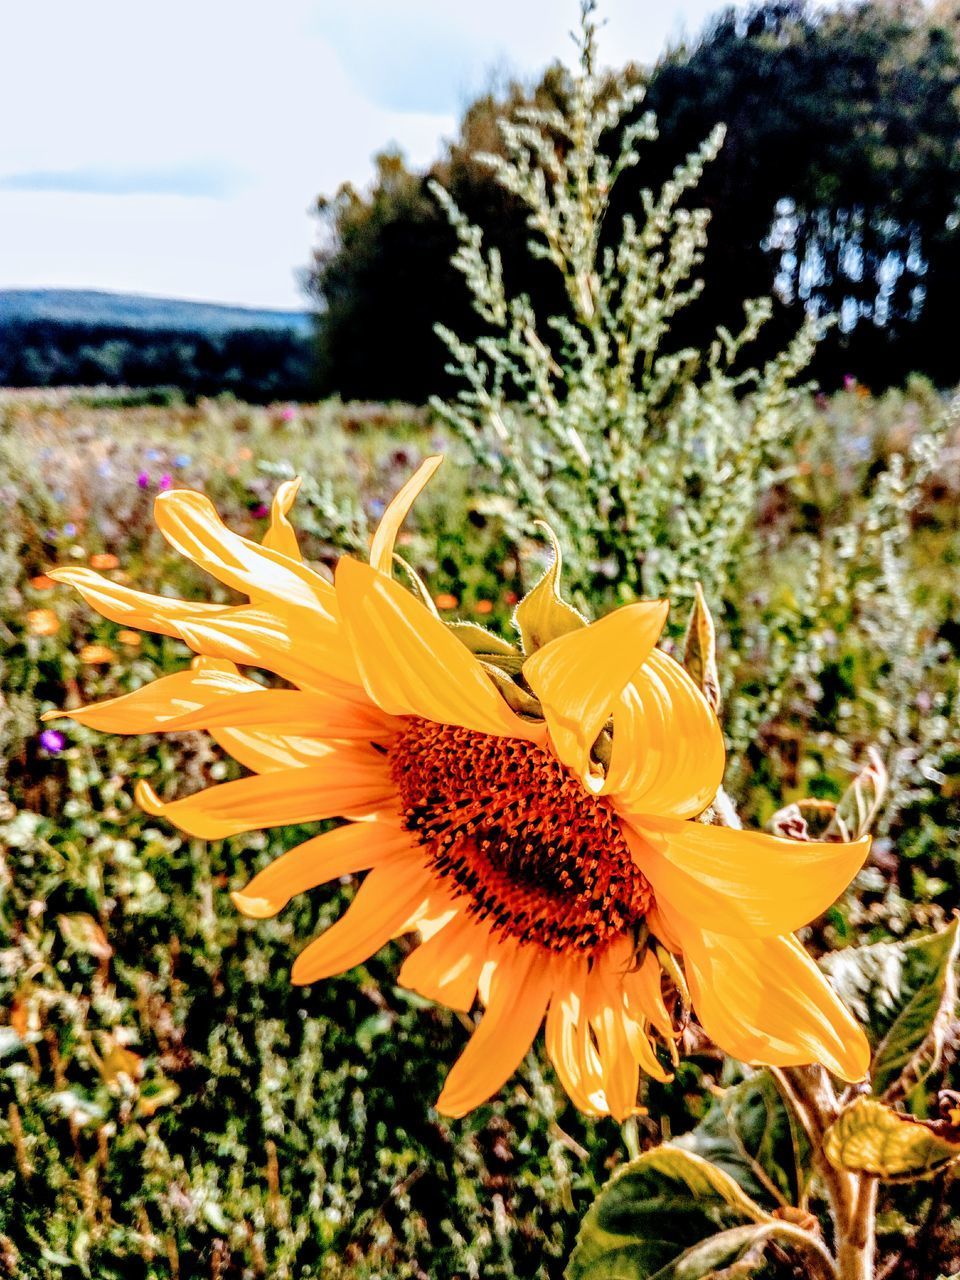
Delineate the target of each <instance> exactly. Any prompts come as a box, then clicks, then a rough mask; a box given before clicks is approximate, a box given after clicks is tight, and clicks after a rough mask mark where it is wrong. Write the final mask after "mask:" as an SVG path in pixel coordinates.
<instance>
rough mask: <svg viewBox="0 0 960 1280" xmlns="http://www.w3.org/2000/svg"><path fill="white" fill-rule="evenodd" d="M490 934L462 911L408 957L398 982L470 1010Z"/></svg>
mask: <svg viewBox="0 0 960 1280" xmlns="http://www.w3.org/2000/svg"><path fill="white" fill-rule="evenodd" d="M488 947H489V935H488V933H487V931H486V930H485V929H484V928H482V927H481V926H478V925H477V924H475V923H474V922H473V921H472V920H466V919H464V917H463V915H462V913H461V914H458V915H457V916H456V917H455V918H454V919H453V920H452V921H451V922H450V923H449V924H448V925H446V927H445V928H443V929H441V930H440V932H439V933H435V934H434V935H433V937H432V938H430V939H429V940H428V941H426V942H421V943H420V945H419V946H418V947H417V949H416V950H415V951H411V953H410V955H408V956H407V958H406V960H404V962H403V965H402V966H401V969H400V973H399V975H398V977H397V981H398V982H399V984H400V985H401V986H402V987H409V988H410V990H411V991H417V992H419V994H420V995H422V996H424V997H426V999H427V1000H436V1001H437V1003H438V1004H443V1005H446V1007H447V1008H448V1009H459V1010H461V1011H462V1012H463V1013H468V1012H469V1011H470V1008H471V1007H472V1005H473V1002H474V999H475V998H476V994H477V983H478V982H479V981H480V972H481V970H482V969H483V966H484V965H485V964H486V962H487V952H488Z"/></svg>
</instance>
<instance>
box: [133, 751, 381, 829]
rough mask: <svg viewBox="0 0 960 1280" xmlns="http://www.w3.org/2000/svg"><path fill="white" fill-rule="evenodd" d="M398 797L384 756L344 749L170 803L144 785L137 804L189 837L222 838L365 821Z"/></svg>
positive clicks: (228, 783) (139, 789) (209, 788)
mask: <svg viewBox="0 0 960 1280" xmlns="http://www.w3.org/2000/svg"><path fill="white" fill-rule="evenodd" d="M394 793H395V786H394V783H393V781H392V779H391V778H390V774H389V771H388V770H387V768H386V765H385V764H384V761H383V757H382V756H379V755H377V754H376V753H375V752H374V751H372V750H369V749H367V750H360V749H359V748H356V747H347V746H345V747H343V748H342V749H338V750H336V751H334V752H332V753H331V754H330V755H328V756H325V757H324V758H323V759H322V760H321V761H319V762H318V763H317V764H313V765H308V766H306V767H305V768H302V769H285V770H283V771H282V772H279V773H264V774H260V775H258V776H257V777H253V778H241V779H240V780H239V781H238V782H224V783H221V784H220V786H217V787H207V788H206V790H204V791H198V792H196V793H195V794H194V795H192V796H187V797H186V798H185V799H183V800H174V801H172V802H171V803H169V804H164V803H162V802H161V801H160V800H159V799H158V797H157V796H156V794H155V793H154V791H153V790H152V789H151V788H150V787H149V786H148V785H147V784H146V783H144V782H141V783H139V784H138V785H137V802H138V804H139V805H140V807H141V808H143V809H146V811H147V812H148V813H150V814H153V815H154V817H164V818H166V819H168V821H170V822H172V823H173V824H174V826H177V827H179V828H180V829H181V831H186V832H187V833H188V834H189V835H192V836H199V837H200V838H201V839H204V840H223V839H224V838H225V837H227V836H235V835H239V834H240V833H241V832H244V831H255V830H258V829H259V828H262V827H281V826H287V825H292V824H293V823H297V822H318V821H320V820H321V819H323V818H336V817H344V818H347V817H363V816H364V815H366V814H371V813H375V812H376V811H377V810H379V809H383V808H385V807H386V806H387V805H388V804H389V803H390V801H391V799H392V797H393V795H394Z"/></svg>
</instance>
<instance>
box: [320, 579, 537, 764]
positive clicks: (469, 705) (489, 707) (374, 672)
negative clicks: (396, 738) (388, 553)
mask: <svg viewBox="0 0 960 1280" xmlns="http://www.w3.org/2000/svg"><path fill="white" fill-rule="evenodd" d="M336 584H337V598H338V601H339V604H340V612H341V616H342V618H343V625H344V628H345V630H346V632H347V634H348V636H349V640H350V644H351V646H352V648H353V651H354V654H355V656H356V661H357V666H358V668H359V670H360V675H361V678H362V680H363V684H364V688H365V689H366V690H367V693H368V694H369V695H370V697H371V698H372V699H373V700H374V702H376V703H377V705H378V706H380V707H382V708H383V710H384V711H387V712H389V713H391V714H393V715H417V716H423V717H424V719H427V720H434V721H436V722H437V723H440V724H456V725H462V726H463V727H464V728H467V729H475V730H477V731H478V732H480V733H490V734H495V735H498V736H506V735H509V736H512V737H522V738H529V739H536V736H537V734H538V733H539V732H540V729H539V726H537V725H534V724H530V723H527V722H524V721H522V720H521V719H520V718H519V717H518V716H516V715H515V714H514V713H513V712H512V711H511V710H510V708H509V707H508V706H507V704H506V703H505V702H504V700H503V699H502V698H501V696H500V694H499V693H498V692H497V690H496V687H495V686H494V684H493V682H492V681H491V680H490V679H489V678H488V677H487V676H486V675H485V674H484V671H483V668H482V667H481V665H480V663H479V662H478V661H477V659H476V658H475V657H474V655H473V654H472V653H470V651H469V650H468V649H467V648H466V647H465V646H464V645H463V644H461V643H460V641H459V640H458V639H457V638H456V636H455V635H453V634H452V633H451V632H450V631H448V630H447V628H446V627H445V626H444V625H443V623H442V622H441V621H440V620H439V619H438V618H435V617H433V616H432V615H431V614H430V613H429V611H428V610H427V609H425V608H424V607H423V605H422V604H421V603H420V601H419V600H416V599H414V597H413V596H412V595H411V594H410V593H409V592H408V591H405V590H404V589H403V588H402V587H401V586H400V585H399V584H398V583H396V582H394V581H393V580H392V579H391V578H388V577H386V576H385V575H384V574H382V573H379V572H378V571H377V570H376V569H373V568H371V567H370V566H369V565H365V564H361V563H360V561H358V560H352V559H350V557H349V556H343V557H342V558H341V560H340V562H339V564H338V565H337V574H336Z"/></svg>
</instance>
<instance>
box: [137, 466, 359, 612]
mask: <svg viewBox="0 0 960 1280" xmlns="http://www.w3.org/2000/svg"><path fill="white" fill-rule="evenodd" d="M154 515H155V518H156V522H157V527H158V528H159V530H160V532H161V533H162V534H163V536H164V537H165V538H166V540H167V541H168V542H169V543H170V545H171V546H172V547H173V548H174V549H175V550H176V551H179V552H180V554H181V555H183V556H186V557H187V559H188V560H192V561H193V562H194V564H197V565H199V566H200V568H201V569H205V570H206V571H207V573H211V574H213V576H214V577H215V578H218V579H219V580H220V581H221V582H223V583H225V584H226V585H227V586H228V587H233V589H234V590H235V591H241V592H243V593H244V594H245V595H247V596H249V597H250V599H251V601H253V602H255V603H258V604H261V605H264V604H266V605H268V606H269V607H271V608H279V609H290V610H293V611H294V612H295V613H296V614H297V615H298V616H301V617H302V618H303V620H304V622H306V621H307V620H309V623H310V625H311V626H314V627H329V628H336V623H337V616H336V597H335V595H334V591H333V586H332V584H331V583H329V582H328V581H327V580H326V578H322V577H321V576H320V574H318V573H316V572H315V571H314V570H313V569H310V568H308V567H307V566H306V565H304V564H303V563H301V562H300V561H299V560H291V559H290V558H289V557H288V556H285V555H281V554H280V552H278V551H273V550H271V549H270V548H269V547H265V546H261V545H259V544H258V543H256V542H251V540H250V539H249V538H242V537H241V536H240V535H239V534H237V533H234V532H233V530H232V529H228V528H227V526H226V525H225V524H224V523H223V521H222V520H221V519H220V517H219V515H218V514H217V511H216V508H215V507H214V505H213V503H212V502H211V501H210V499H209V498H208V497H206V496H205V495H204V494H202V493H196V492H194V491H193V490H192V489H170V490H168V492H166V493H161V494H159V495H158V496H157V499H156V502H155V503H154Z"/></svg>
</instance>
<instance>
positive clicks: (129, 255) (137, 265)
mask: <svg viewBox="0 0 960 1280" xmlns="http://www.w3.org/2000/svg"><path fill="white" fill-rule="evenodd" d="M708 7H712V6H708V3H707V0H687V2H686V3H681V2H678V0H666V2H665V3H664V4H662V5H660V6H659V7H657V8H656V9H655V10H654V8H653V6H651V5H649V4H648V3H646V0H641V2H640V3H637V0H632V2H631V0H608V2H607V4H606V5H605V9H606V10H607V13H608V15H609V22H608V24H607V26H606V27H605V28H604V30H603V32H602V35H601V53H602V55H603V59H604V61H606V62H610V63H622V62H624V61H627V60H629V59H635V60H640V61H649V60H651V59H652V58H653V57H654V56H655V55H656V53H657V51H658V50H659V48H660V47H661V46H662V44H663V41H664V39H665V37H666V36H667V35H670V34H675V33H676V31H677V15H678V14H680V13H681V12H683V13H685V14H686V15H687V18H688V21H690V22H691V23H692V25H693V26H694V27H696V26H697V25H699V22H700V20H701V19H702V16H703V14H704V13H705V12H706V11H707V9H708ZM576 13H577V5H576V4H575V3H574V0H526V3H522V4H518V3H517V2H516V0H486V2H485V3H484V4H482V5H472V4H471V5H468V4H465V3H457V4H451V3H450V0H404V2H403V3H402V4H399V3H397V0H352V3H351V4H348V3H346V2H345V0H282V2H281V3H276V2H274V3H268V2H267V0H166V2H165V3H164V4H162V5H145V4H139V3H136V4H132V3H130V0H84V3H82V4H77V3H76V0H29V3H23V4H18V3H9V4H4V5H2V6H0V48H2V49H3V50H4V54H5V57H4V68H3V76H2V78H0V118H2V119H3V120H4V121H7V122H8V124H7V126H6V127H5V128H4V129H3V130H2V131H0V179H3V178H7V179H8V180H9V179H11V178H15V176H16V175H18V174H20V175H23V174H34V175H39V174H42V173H47V174H51V173H53V174H57V173H59V174H70V173H74V174H75V173H77V172H78V171H83V172H87V173H94V174H100V175H101V177H102V175H104V174H113V175H115V177H116V179H117V181H118V182H121V183H122V182H123V181H126V183H127V186H128V188H129V187H133V186H135V185H136V182H135V179H136V175H138V174H139V175H141V176H143V175H148V174H151V173H152V174H154V175H156V174H158V173H166V174H170V173H193V174H196V173H198V172H202V171H204V170H207V171H209V172H210V173H211V174H229V175H231V179H232V181H231V183H226V184H224V190H223V194H222V195H220V196H219V197H213V196H210V195H197V196H193V197H192V198H186V197H184V196H183V195H179V194H153V195H137V194H130V193H129V191H128V193H126V194H117V195H107V194H97V193H89V194H88V193H86V192H83V193H80V192H78V191H53V190H45V191H36V190H22V189H21V190H0V288H2V287H14V286H31V287H42V286H60V287H81V286H88V287H98V288H107V289H118V290H136V291H141V292H147V293H158V294H175V295H177V296H182V297H193V298H209V299H216V300H222V301H230V302H242V303H248V304H256V305H276V306H289V305H296V304H297V302H298V301H299V300H300V299H299V295H298V292H297V286H296V275H295V273H296V270H297V268H299V267H301V266H303V265H304V264H306V262H307V261H308V259H309V255H310V249H311V245H312V243H313V240H314V236H315V224H314V222H313V220H312V219H311V217H310V215H309V209H310V207H311V205H312V203H313V200H314V199H315V197H316V196H317V195H318V194H319V193H321V192H332V191H333V190H335V188H336V187H337V186H338V185H339V184H340V182H342V181H344V180H350V181H353V182H355V183H358V184H363V183H365V182H366V181H367V180H368V179H369V177H370V174H371V165H370V159H371V156H372V155H373V154H374V153H375V152H376V151H378V150H381V149H382V148H383V147H384V146H385V145H387V144H388V143H396V144H398V145H399V146H400V147H401V148H402V149H403V150H404V151H405V152H406V154H407V156H408V158H409V159H410V160H411V162H412V163H414V164H418V165H422V164H426V163H427V162H428V161H429V160H430V159H431V158H433V156H435V155H436V154H437V153H438V151H439V149H440V145H441V140H442V138H443V136H444V135H449V134H450V133H451V132H452V131H453V129H454V127H455V124H456V117H457V114H458V112H459V110H460V108H462V106H463V105H465V104H466V102H467V101H469V98H470V96H471V94H472V93H474V92H476V91H477V90H478V89H479V88H481V87H482V86H483V85H484V83H485V81H486V79H487V76H488V68H490V67H491V65H498V66H500V67H506V68H508V69H509V70H511V71H513V72H516V73H520V74H522V75H525V76H531V75H534V74H536V73H537V72H538V71H539V70H540V69H541V68H542V67H543V66H544V65H545V64H546V63H547V62H549V61H550V60H552V59H553V58H554V57H556V56H558V55H562V56H563V57H565V58H568V59H569V57H570V54H571V46H570V42H569V40H568V39H567V35H566V33H567V32H568V30H569V29H570V28H571V27H572V26H573V24H574V22H575V20H576ZM124 175H126V177H124ZM7 185H8V186H9V185H11V184H10V182H9V181H8V183H7ZM13 185H17V183H16V181H14V183H13ZM19 185H20V186H23V185H25V184H24V183H23V182H21V183H20V184H19ZM26 185H29V184H26ZM34 185H36V184H34ZM48 185H49V183H48ZM61 185H63V184H62V183H61ZM170 189H171V190H174V188H170ZM201 189H202V184H201ZM208 189H209V190H213V189H214V188H213V187H210V188H208Z"/></svg>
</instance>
